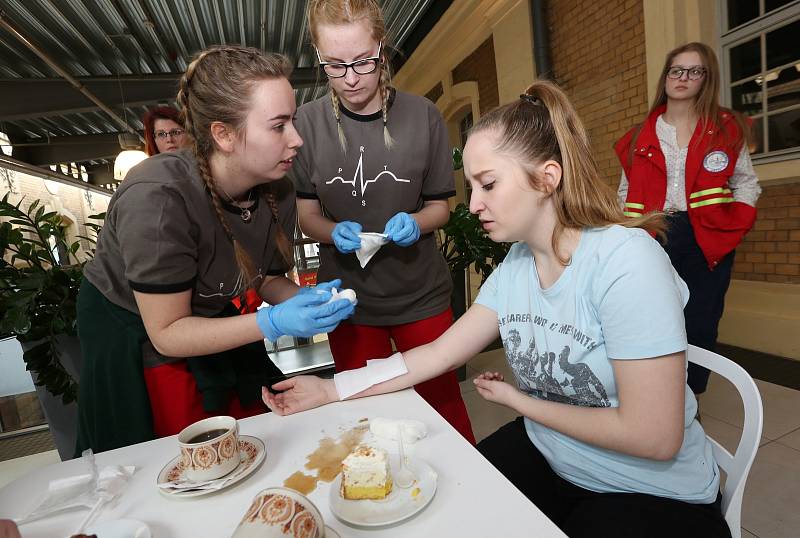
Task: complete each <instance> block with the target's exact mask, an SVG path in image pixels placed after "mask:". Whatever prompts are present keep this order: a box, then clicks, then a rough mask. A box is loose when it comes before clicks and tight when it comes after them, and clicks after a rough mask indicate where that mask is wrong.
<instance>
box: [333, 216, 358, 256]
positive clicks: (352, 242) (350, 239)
mask: <svg viewBox="0 0 800 538" xmlns="http://www.w3.org/2000/svg"><path fill="white" fill-rule="evenodd" d="M360 233H361V225H360V224H359V223H357V222H352V221H349V220H345V221H342V222H340V223H339V224H337V225H336V226H335V227H334V228H333V232H331V238H332V239H333V244H334V245H336V250H338V251H339V252H341V253H342V254H350V253H351V252H355V251H356V250H358V249H360V248H361V238H360V237H358V234H360Z"/></svg>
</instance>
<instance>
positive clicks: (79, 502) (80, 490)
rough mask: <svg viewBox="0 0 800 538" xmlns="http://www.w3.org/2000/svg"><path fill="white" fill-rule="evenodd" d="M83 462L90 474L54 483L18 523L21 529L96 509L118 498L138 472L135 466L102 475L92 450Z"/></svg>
mask: <svg viewBox="0 0 800 538" xmlns="http://www.w3.org/2000/svg"><path fill="white" fill-rule="evenodd" d="M83 461H85V462H86V464H87V466H88V467H89V473H88V474H82V475H77V476H69V477H67V478H60V479H58V480H51V481H50V484H49V486H48V488H47V493H46V494H45V496H44V498H43V499H42V501H41V502H40V503H39V504H38V505H37V506H36V507H35V508H34V509H33V510H32V511H31V513H29V514H28V515H26V516H24V517H22V518H20V519H17V520H15V521H16V523H17V524H18V525H21V524H24V523H28V522H30V521H35V520H37V519H41V518H43V517H47V516H51V515H53V514H57V513H60V512H63V511H66V510H75V509H83V508H90V509H96V508H97V507H98V506H99V505H102V504H105V503H106V502H108V501H110V500H112V499H114V498H116V497H118V496H119V495H120V494H121V493H122V491H123V490H124V489H125V487H126V486H127V484H128V480H129V479H130V477H131V476H133V473H134V471H135V470H136V467H135V466H133V465H126V466H121V465H109V466H107V467H104V468H103V469H102V470H101V471H99V472H98V471H97V464H96V463H95V461H94V454H93V453H92V451H91V450H86V451H84V452H83Z"/></svg>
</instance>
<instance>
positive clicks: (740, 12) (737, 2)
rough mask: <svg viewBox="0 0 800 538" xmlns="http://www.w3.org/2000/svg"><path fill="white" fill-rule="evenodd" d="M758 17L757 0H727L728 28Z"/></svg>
mask: <svg viewBox="0 0 800 538" xmlns="http://www.w3.org/2000/svg"><path fill="white" fill-rule="evenodd" d="M756 17H758V0H728V28H736V27H737V26H739V25H741V24H744V23H746V22H748V21H751V20H753V19H755V18H756Z"/></svg>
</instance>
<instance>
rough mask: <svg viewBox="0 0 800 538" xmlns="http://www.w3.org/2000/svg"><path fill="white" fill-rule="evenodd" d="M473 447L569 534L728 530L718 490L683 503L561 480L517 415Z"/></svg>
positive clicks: (713, 534)
mask: <svg viewBox="0 0 800 538" xmlns="http://www.w3.org/2000/svg"><path fill="white" fill-rule="evenodd" d="M478 450H479V451H480V452H481V454H483V456H484V457H486V459H488V460H489V461H490V462H491V463H492V465H494V466H495V467H496V468H497V469H498V470H499V471H500V472H501V473H502V474H503V475H504V476H505V477H506V478H508V479H509V480H510V481H511V483H512V484H514V485H515V486H516V487H517V489H519V490H520V491H521V492H522V493H523V494H524V495H525V496H526V497H527V498H528V499H530V500H531V501H532V502H533V503H534V504H535V505H536V506H537V507H538V508H539V510H541V511H542V512H544V514H545V515H546V516H547V517H549V518H550V519H551V520H552V521H553V522H554V523H555V524H556V525H558V527H559V528H560V529H561V530H562V531H564V533H565V534H566V535H567V536H569V537H570V538H584V537H586V538H606V537H609V538H611V537H613V538H662V537H663V538H678V537H680V538H689V537H695V536H696V537H698V538H699V537H703V538H730V536H731V533H730V529H729V528H728V524H727V523H726V522H725V520H724V519H723V517H722V513H721V511H720V503H721V497H719V496H718V497H717V500H716V502H713V503H711V504H689V503H685V502H682V501H677V500H674V499H666V498H663V497H656V496H653V495H645V494H641V493H596V492H593V491H589V490H586V489H583V488H581V487H578V486H576V485H574V484H572V483H571V482H568V481H566V480H564V479H563V478H561V477H560V476H558V475H557V474H556V473H555V472H553V470H552V469H551V468H550V465H549V464H548V463H547V460H545V458H544V456H542V454H541V453H540V452H539V451H538V450H537V448H536V447H535V446H534V444H533V443H532V442H531V440H530V438H528V434H527V433H526V431H525V424H524V423H523V421H522V417H519V418H517V419H516V420H515V421H513V422H509V423H508V424H506V425H505V426H503V427H502V428H500V429H499V430H497V431H496V432H494V433H493V434H492V435H490V436H489V437H487V438H486V439H484V440H483V441H481V442H480V443H478ZM520 525H521V526H524V525H525V522H524V521H520Z"/></svg>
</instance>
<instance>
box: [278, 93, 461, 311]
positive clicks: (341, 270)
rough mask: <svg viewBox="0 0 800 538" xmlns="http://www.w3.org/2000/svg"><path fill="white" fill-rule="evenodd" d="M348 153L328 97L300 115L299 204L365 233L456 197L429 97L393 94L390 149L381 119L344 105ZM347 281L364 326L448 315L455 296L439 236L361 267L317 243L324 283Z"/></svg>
mask: <svg viewBox="0 0 800 538" xmlns="http://www.w3.org/2000/svg"><path fill="white" fill-rule="evenodd" d="M341 122H342V127H343V128H344V132H345V135H346V136H347V142H348V149H347V153H344V152H343V151H342V148H341V146H340V145H339V137H338V134H337V129H336V118H335V116H334V114H333V108H332V106H331V100H330V96H329V95H326V96H324V97H322V98H320V99H317V100H316V101H313V102H311V103H307V104H305V105H303V106H302V107H300V109H299V110H298V111H297V121H296V123H295V125H296V127H297V130H298V131H299V133H300V135H301V136H302V137H303V141H304V145H303V146H302V147H301V148H300V149H299V151H298V155H297V158H296V159H295V161H294V166H293V169H292V172H291V173H290V177H292V179H293V180H294V182H295V187H296V188H297V196H298V197H299V198H307V199H316V200H319V202H320V205H321V206H322V209H323V213H324V214H325V215H326V216H327V217H328V218H329V219H331V220H333V221H334V222H342V221H346V220H349V221H354V222H358V223H359V224H361V226H362V228H363V231H365V232H379V233H380V232H383V230H384V228H385V227H386V222H387V221H388V220H389V219H390V218H392V217H393V216H394V215H395V214H396V213H398V212H401V211H403V212H406V213H415V212H417V211H419V210H420V209H421V208H422V205H423V203H424V202H425V201H428V200H446V199H447V198H450V197H451V196H453V195H454V194H455V190H454V182H453V165H452V158H451V156H450V145H449V143H448V140H447V130H446V128H445V125H444V121H443V120H442V116H441V114H440V113H439V111H438V110H437V109H436V107H435V106H434V105H433V103H431V102H430V101H428V100H427V99H425V98H423V97H418V96H414V95H410V94H407V93H403V92H395V93H394V99H393V101H392V102H391V105H390V108H389V113H388V126H389V132H390V133H391V134H392V137H393V138H394V140H395V145H394V147H393V148H392V149H390V150H389V149H387V148H386V146H385V145H384V141H383V120H382V115H381V113H380V112H378V113H376V114H370V115H358V114H355V113H353V112H350V111H348V110H346V109H345V108H344V107H341ZM332 278H341V279H342V283H343V286H344V287H347V288H352V289H354V290H355V291H356V293H357V294H358V306H357V307H356V311H355V314H354V315H353V317H352V318H351V320H352V321H353V322H354V323H359V324H363V325H397V324H401V323H409V322H411V321H418V320H420V319H424V318H427V317H430V316H433V315H436V314H439V313H440V312H442V311H444V310H445V309H446V308H447V307H448V306H449V304H450V290H451V288H452V284H451V280H450V274H449V271H448V268H447V264H446V263H445V261H444V258H443V257H442V255H441V253H440V252H439V250H438V248H437V246H436V238H435V237H434V234H432V233H428V234H425V235H422V236H421V237H420V239H419V241H417V242H416V243H415V244H413V245H412V246H410V247H401V246H398V245H396V244H394V243H390V244H387V245H384V246H383V247H381V249H380V250H379V251H378V252H377V254H375V256H374V257H373V258H372V260H370V262H369V264H367V266H366V267H365V268H364V269H362V268H361V266H360V265H359V263H358V259H357V258H356V255H355V254H342V253H340V252H339V251H338V250H336V247H335V246H333V245H331V244H321V245H320V268H319V272H318V281H320V282H322V281H326V280H330V279H332Z"/></svg>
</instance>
